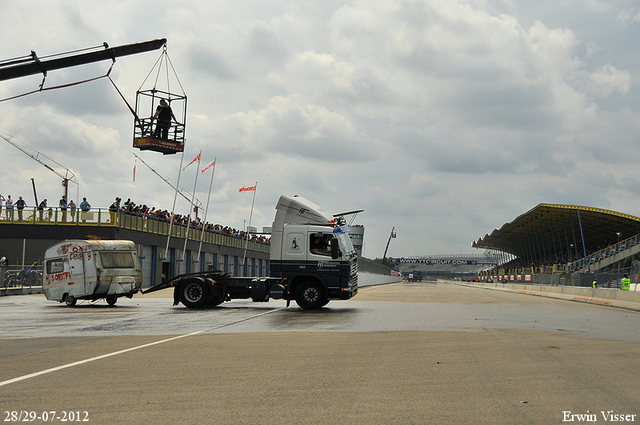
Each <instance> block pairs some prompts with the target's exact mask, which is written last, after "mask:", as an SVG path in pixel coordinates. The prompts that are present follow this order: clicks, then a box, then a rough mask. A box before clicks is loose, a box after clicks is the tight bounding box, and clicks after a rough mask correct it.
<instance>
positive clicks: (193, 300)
mask: <svg viewBox="0 0 640 425" xmlns="http://www.w3.org/2000/svg"><path fill="white" fill-rule="evenodd" d="M180 301H182V304H184V305H185V306H186V307H188V308H202V307H204V306H205V305H206V304H207V302H208V301H209V288H208V287H207V285H205V283H204V282H202V281H200V280H190V281H188V282H186V283H185V284H183V285H182V288H181V289H180Z"/></svg>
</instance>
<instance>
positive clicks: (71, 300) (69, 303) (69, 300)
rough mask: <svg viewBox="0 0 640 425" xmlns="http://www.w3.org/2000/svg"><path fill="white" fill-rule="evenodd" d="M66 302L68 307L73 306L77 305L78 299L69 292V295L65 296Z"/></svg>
mask: <svg viewBox="0 0 640 425" xmlns="http://www.w3.org/2000/svg"><path fill="white" fill-rule="evenodd" d="M64 302H65V303H66V304H67V307H73V306H74V305H76V303H77V302H78V300H77V299H76V297H74V296H73V295H69V294H67V296H66V297H64Z"/></svg>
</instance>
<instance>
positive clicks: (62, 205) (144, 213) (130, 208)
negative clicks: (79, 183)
mask: <svg viewBox="0 0 640 425" xmlns="http://www.w3.org/2000/svg"><path fill="white" fill-rule="evenodd" d="M24 208H28V206H27V205H26V202H24V201H23V200H22V197H19V202H15V203H14V201H13V199H12V198H11V195H8V196H7V197H4V196H2V195H0V218H5V219H7V220H11V219H12V218H13V219H14V220H18V221H22V220H23V216H22V212H23V209H24ZM31 208H33V207H31ZM37 209H38V211H39V214H40V216H39V220H43V219H44V217H49V219H50V217H51V214H52V212H53V208H52V207H51V206H49V205H48V204H47V199H44V200H43V201H42V202H40V204H39V205H38V207H37ZM57 209H58V210H60V211H63V212H65V213H66V212H67V211H69V212H70V214H71V217H72V220H73V217H75V213H76V210H77V209H79V210H80V211H89V210H90V209H91V204H89V202H88V201H87V198H83V200H82V202H81V203H80V205H79V208H78V207H77V206H76V204H75V203H74V202H73V200H70V201H69V202H67V200H66V197H64V196H63V197H62V198H61V199H60V201H59V202H58V208H57ZM3 210H4V211H3ZM14 211H17V214H16V216H14V215H13V213H14ZM45 211H47V213H46V214H47V215H44V216H43V213H44V212H45ZM109 212H120V213H125V214H130V215H134V216H139V217H145V218H148V219H155V220H159V221H163V222H167V223H169V222H170V221H171V213H170V212H169V211H167V210H162V209H159V208H156V207H148V206H147V205H144V204H142V205H140V204H136V203H135V202H133V201H132V200H131V199H130V198H129V199H127V201H126V202H124V203H122V198H119V197H116V198H115V201H114V202H113V203H112V204H111V205H110V206H109ZM3 215H4V216H5V217H2V216H3ZM173 223H174V225H179V226H180V225H181V226H187V224H188V225H189V227H190V228H193V229H198V230H202V229H204V230H206V231H210V232H214V233H219V234H222V235H228V236H234V237H237V238H241V239H245V238H246V237H247V233H246V232H245V231H242V230H237V229H234V228H233V227H229V226H223V225H221V224H213V223H209V222H203V221H202V220H201V219H200V217H198V216H197V213H196V218H195V219H190V218H189V216H187V215H181V214H173ZM249 240H250V241H254V242H258V243H262V244H267V245H268V244H270V238H269V237H267V236H264V235H258V234H255V233H250V234H249Z"/></svg>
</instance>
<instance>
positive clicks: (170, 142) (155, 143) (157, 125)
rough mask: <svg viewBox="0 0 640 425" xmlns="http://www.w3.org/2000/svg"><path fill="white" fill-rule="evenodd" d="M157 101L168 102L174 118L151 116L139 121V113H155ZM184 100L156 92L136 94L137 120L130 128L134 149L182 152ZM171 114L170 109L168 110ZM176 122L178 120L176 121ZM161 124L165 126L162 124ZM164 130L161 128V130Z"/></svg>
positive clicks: (165, 152) (149, 91)
mask: <svg viewBox="0 0 640 425" xmlns="http://www.w3.org/2000/svg"><path fill="white" fill-rule="evenodd" d="M160 99H163V101H164V99H167V100H168V101H169V104H171V105H173V107H174V108H175V109H173V111H175V113H176V115H177V117H179V118H177V117H176V119H175V120H174V119H172V118H171V117H169V118H168V120H164V121H163V120H162V119H161V117H160V116H158V117H155V118H154V116H153V113H150V114H149V115H150V116H149V118H139V115H138V113H139V112H140V111H142V110H145V109H146V110H149V111H154V109H153V108H154V106H155V105H157V104H158V102H159V100H160ZM186 102H187V97H186V96H184V95H176V94H172V93H168V92H164V91H160V90H157V89H153V90H142V91H138V93H137V96H136V119H135V123H134V129H133V147H134V148H138V149H140V150H151V151H155V152H162V153H163V154H164V155H170V154H174V153H179V152H183V151H184V141H185V120H186V113H187V110H186V108H187V107H186ZM169 110H170V111H171V110H172V109H171V108H169ZM178 120H179V121H178ZM163 122H164V126H163V125H162V124H163ZM162 127H164V128H162Z"/></svg>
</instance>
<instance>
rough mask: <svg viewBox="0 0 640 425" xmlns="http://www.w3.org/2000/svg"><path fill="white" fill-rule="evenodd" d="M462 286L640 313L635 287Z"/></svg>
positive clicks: (496, 284)
mask: <svg viewBox="0 0 640 425" xmlns="http://www.w3.org/2000/svg"><path fill="white" fill-rule="evenodd" d="M455 283H457V284H460V285H465V286H474V287H480V288H486V289H496V290H501V291H507V292H517V293H519V294H528V295H538V296H546V297H549V298H557V299H564V300H569V301H579V302H585V303H591V304H598V305H603V306H611V307H619V308H625V309H629V310H636V311H640V291H638V290H637V289H638V286H640V285H635V287H634V288H633V289H635V290H634V291H621V290H619V289H593V288H583V287H575V286H547V285H524V284H523V285H520V284H511V283H507V284H502V283H495V282H494V283H483V282H455Z"/></svg>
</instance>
